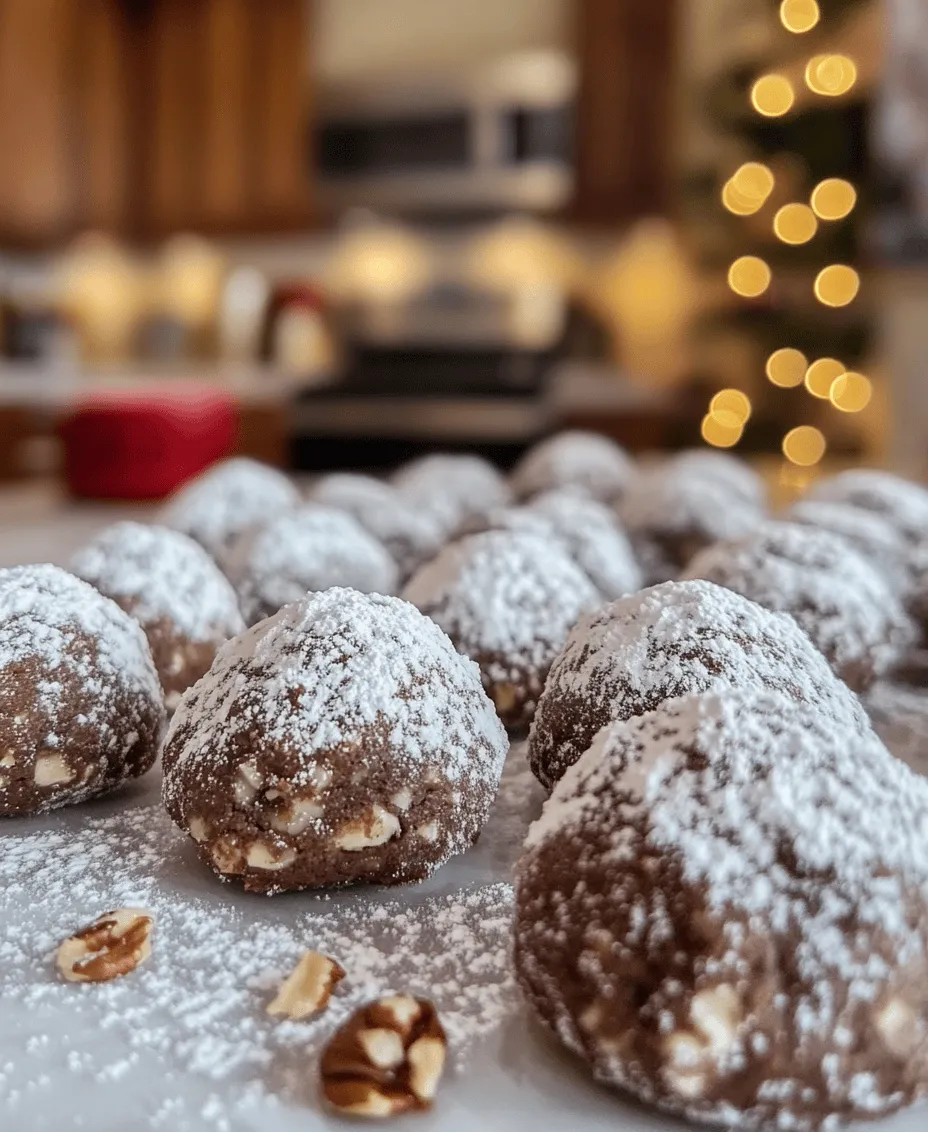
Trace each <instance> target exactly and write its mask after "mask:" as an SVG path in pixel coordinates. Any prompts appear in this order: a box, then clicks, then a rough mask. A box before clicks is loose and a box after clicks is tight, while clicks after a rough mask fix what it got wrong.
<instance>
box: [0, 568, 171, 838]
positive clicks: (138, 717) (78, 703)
mask: <svg viewBox="0 0 928 1132" xmlns="http://www.w3.org/2000/svg"><path fill="white" fill-rule="evenodd" d="M163 727H164V703H163V700H162V697H161V686H160V684H159V683H158V674H157V673H156V672H155V666H154V664H153V663H152V659H151V652H150V651H149V648H148V642H147V641H146V640H145V634H144V633H143V632H142V629H141V627H140V626H139V625H138V623H137V622H135V621H134V620H133V619H132V618H131V617H130V616H129V615H128V614H127V613H124V612H123V611H122V610H121V609H120V608H119V606H118V605H117V604H116V603H115V602H114V601H110V599H109V598H108V597H104V596H103V595H102V594H101V593H98V592H97V591H96V590H95V589H94V588H93V587H92V586H89V585H88V584H87V583H86V582H82V581H81V580H80V579H79V578H75V577H74V576H73V575H72V574H68V573H66V572H65V571H64V570H59V569H58V567H57V566H44V565H43V566H16V567H13V568H11V569H8V570H0V816H4V817H8V816H11V815H16V814H35V813H42V812H44V811H45V810H52V809H55V808H56V807H58V806H67V805H70V804H72V803H75V802H83V801H84V800H85V799H87V798H91V797H93V796H94V795H96V794H104V793H106V792H107V791H110V790H113V789H114V788H115V787H117V786H119V785H120V783H122V782H124V781H125V780H126V779H128V778H137V777H138V776H139V775H142V774H144V773H145V772H146V771H147V770H148V769H149V768H150V767H151V765H152V764H153V763H154V761H155V757H156V756H157V754H158V746H159V743H160V741H161V734H162V730H163Z"/></svg>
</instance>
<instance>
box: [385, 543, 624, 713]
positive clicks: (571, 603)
mask: <svg viewBox="0 0 928 1132" xmlns="http://www.w3.org/2000/svg"><path fill="white" fill-rule="evenodd" d="M403 596H404V597H405V598H406V600H407V601H411V602H412V603H413V605H415V606H417V607H418V608H419V609H420V610H421V611H422V612H423V613H425V614H427V615H428V616H429V617H431V619H432V620H433V621H436V622H437V623H438V624H439V625H440V626H441V627H442V629H444V631H445V632H446V633H447V634H448V636H449V637H450V638H451V640H452V641H453V642H454V645H455V647H456V648H457V649H458V651H459V652H462V653H464V654H466V655H467V656H469V657H470V658H471V660H474V661H476V662H477V664H478V665H479V666H480V674H481V676H482V678H483V686H484V687H485V688H486V690H487V692H488V693H489V695H490V697H491V699H492V700H493V702H494V703H495V704H496V710H497V711H498V712H499V716H500V718H501V719H502V721H503V723H505V724H506V726H507V727H508V728H509V729H510V730H512V731H521V730H524V729H525V728H526V727H528V725H529V723H530V722H531V719H532V715H533V714H534V711H535V704H536V702H537V700H538V697H539V695H540V694H541V690H542V688H543V687H544V684H545V677H546V676H547V674H548V669H549V668H550V666H551V662H552V661H553V660H554V658H555V657H556V656H557V654H558V652H559V651H560V650H561V648H562V647H563V644H564V641H565V640H566V638H567V634H568V632H569V631H570V629H571V627H572V626H573V625H574V623H575V622H576V620H577V618H578V617H579V616H580V615H581V614H582V613H585V612H586V611H587V610H590V609H595V608H597V606H599V605H600V603H601V600H602V599H601V598H600V596H599V594H598V593H597V592H596V588H595V587H594V586H593V583H592V582H591V581H590V579H589V578H588V577H587V576H586V574H584V573H583V571H582V570H581V569H580V568H579V567H578V566H576V565H575V564H574V563H573V562H572V561H571V560H570V558H569V557H568V556H567V553H566V552H565V551H564V550H563V549H562V548H561V547H560V545H559V544H558V543H557V542H556V541H552V540H550V539H549V540H545V539H543V538H540V537H539V536H537V535H533V534H524V533H520V532H514V531H486V532H485V533H483V534H478V535H469V536H468V537H466V538H463V539H461V540H460V541H459V542H455V543H451V544H450V545H449V546H446V547H445V549H444V550H443V551H442V552H441V554H439V556H438V557H437V558H436V559H435V560H434V561H432V562H430V563H429V564H428V565H427V566H423V567H422V569H421V570H420V571H419V572H418V573H416V574H414V575H413V577H412V579H411V581H410V582H409V585H408V586H407V587H406V589H405V591H404V594H403Z"/></svg>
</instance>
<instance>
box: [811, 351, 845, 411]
mask: <svg viewBox="0 0 928 1132" xmlns="http://www.w3.org/2000/svg"><path fill="white" fill-rule="evenodd" d="M844 373H847V368H846V367H845V366H844V365H842V364H841V362H839V361H838V360H837V358H819V359H818V360H817V361H814V362H813V363H812V364H811V365H810V366H809V368H808V369H807V370H806V376H805V383H806V389H808V391H809V392H810V393H811V394H812V396H813V397H820V398H821V399H822V400H823V401H825V400H827V399H828V397H829V395H830V394H831V387H832V385H833V384H834V383H835V381H836V380H837V379H838V378H839V377H841V375H842V374H844Z"/></svg>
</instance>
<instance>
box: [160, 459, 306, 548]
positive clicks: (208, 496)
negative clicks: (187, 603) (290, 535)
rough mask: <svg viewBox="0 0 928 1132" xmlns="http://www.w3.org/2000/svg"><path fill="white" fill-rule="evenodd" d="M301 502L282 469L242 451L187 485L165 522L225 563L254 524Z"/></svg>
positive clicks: (171, 502)
mask: <svg viewBox="0 0 928 1132" xmlns="http://www.w3.org/2000/svg"><path fill="white" fill-rule="evenodd" d="M299 502H300V494H299V492H298V491H297V489H296V487H295V485H294V484H292V483H291V482H290V480H289V479H287V477H286V476H285V475H284V474H283V473H282V472H279V471H277V469H276V468H271V467H269V466H268V465H267V464H260V463H258V461H257V460H249V459H247V458H246V457H243V456H239V457H236V458H235V459H233V460H224V461H223V462H222V463H220V464H215V465H213V467H211V468H209V469H208V470H207V471H205V472H203V474H202V475H199V476H197V478H196V479H194V480H191V481H190V482H189V483H187V484H184V486H183V487H181V488H180V489H179V490H178V491H177V492H176V493H175V494H174V495H173V496H172V497H171V498H170V499H169V500H168V501H167V503H166V504H165V505H164V508H163V509H162V511H161V519H160V521H161V522H162V523H163V524H164V525H165V526H166V527H172V528H173V529H174V530H176V531H182V532H183V533H184V534H185V535H189V536H190V537H191V538H192V539H194V540H195V541H196V542H198V543H199V544H200V545H201V546H202V547H204V548H205V549H206V550H207V551H209V553H210V554H211V555H212V556H213V558H215V559H216V560H217V561H218V562H220V563H221V562H222V560H223V557H224V555H225V554H226V553H227V552H228V551H229V550H230V549H231V547H232V544H233V543H234V542H235V541H236V539H237V538H238V537H239V535H240V534H242V532H243V531H245V530H247V529H248V528H249V527H250V526H251V525H252V524H253V523H266V522H267V521H268V519H270V518H271V517H272V516H274V515H279V514H280V513H281V512H282V511H288V510H289V509H290V508H292V507H296V506H297V504H298V503H299Z"/></svg>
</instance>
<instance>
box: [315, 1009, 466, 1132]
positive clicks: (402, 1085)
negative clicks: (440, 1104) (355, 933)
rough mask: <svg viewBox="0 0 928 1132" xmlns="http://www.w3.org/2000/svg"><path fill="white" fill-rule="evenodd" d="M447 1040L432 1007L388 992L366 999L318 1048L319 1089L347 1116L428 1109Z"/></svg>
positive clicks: (383, 1114)
mask: <svg viewBox="0 0 928 1132" xmlns="http://www.w3.org/2000/svg"><path fill="white" fill-rule="evenodd" d="M446 1051H447V1041H446V1038H445V1031H444V1030H443V1029H442V1026H441V1023H440V1022H439V1020H438V1014H437V1013H436V1011H435V1007H434V1006H433V1005H432V1004H431V1003H430V1002H428V1001H427V1000H425V999H422V998H413V997H412V996H410V995H405V994H402V995H391V996H389V997H387V998H381V999H378V1000H377V1001H375V1002H372V1003H369V1004H368V1005H367V1006H365V1007H363V1008H362V1009H361V1010H359V1011H357V1012H356V1013H355V1014H353V1015H352V1016H351V1018H349V1019H348V1021H347V1022H346V1023H345V1024H344V1025H343V1026H342V1027H341V1028H340V1029H339V1030H337V1031H336V1032H335V1034H334V1035H333V1037H332V1038H331V1040H330V1041H329V1044H328V1045H327V1046H326V1048H325V1050H324V1051H323V1053H322V1061H321V1064H320V1076H321V1081H322V1094H323V1096H324V1097H325V1099H326V1101H327V1102H328V1104H329V1106H330V1107H331V1108H333V1109H335V1110H336V1111H337V1112H340V1113H342V1114H344V1115H346V1116H367V1117H388V1116H399V1115H400V1114H401V1113H404V1112H410V1111H413V1110H422V1109H428V1108H431V1105H432V1101H433V1100H434V1098H435V1093H436V1092H437V1090H438V1082H439V1079H440V1078H441V1075H442V1071H443V1070H444V1067H445V1055H446Z"/></svg>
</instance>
